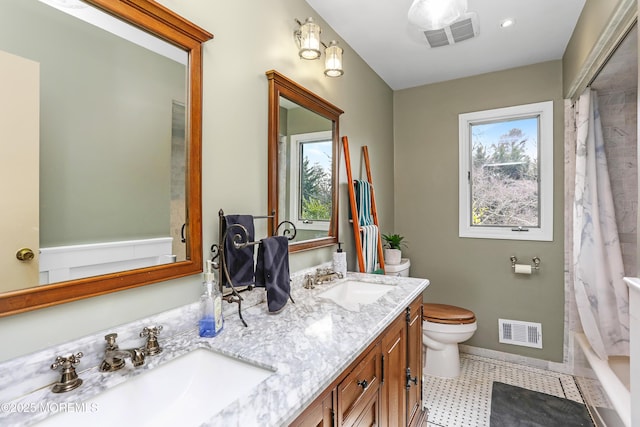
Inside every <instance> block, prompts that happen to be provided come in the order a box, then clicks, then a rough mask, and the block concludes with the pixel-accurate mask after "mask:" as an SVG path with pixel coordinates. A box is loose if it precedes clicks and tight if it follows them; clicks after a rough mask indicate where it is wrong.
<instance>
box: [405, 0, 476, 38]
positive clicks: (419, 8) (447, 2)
mask: <svg viewBox="0 0 640 427" xmlns="http://www.w3.org/2000/svg"><path fill="white" fill-rule="evenodd" d="M466 11H467V0H414V1H413V3H412V4H411V7H410V8H409V14H408V18H409V22H410V23H412V24H413V25H415V26H416V27H418V28H420V29H421V30H423V31H424V30H439V29H440V28H444V27H446V26H447V25H451V24H452V23H454V22H455V21H456V20H457V19H459V18H460V17H461V16H462V15H463V14H464V13H465V12H466Z"/></svg>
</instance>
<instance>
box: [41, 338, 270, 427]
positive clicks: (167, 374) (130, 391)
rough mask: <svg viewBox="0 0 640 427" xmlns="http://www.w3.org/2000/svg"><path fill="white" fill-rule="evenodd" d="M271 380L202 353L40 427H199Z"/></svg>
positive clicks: (117, 388)
mask: <svg viewBox="0 0 640 427" xmlns="http://www.w3.org/2000/svg"><path fill="white" fill-rule="evenodd" d="M127 363H129V362H128V361H127ZM271 374H273V371H271V370H269V369H265V368H261V367H258V366H255V365H252V364H249V363H245V362H243V361H240V360H238V359H234V358H231V357H228V356H224V355H222V354H219V353H215V352H213V351H210V350H207V349H204V348H200V349H196V350H193V351H191V352H189V353H187V354H185V355H183V356H179V357H177V358H175V359H173V360H171V361H169V362H167V363H165V364H163V365H160V366H158V367H156V368H153V369H150V370H149V371H148V372H145V373H143V374H140V375H138V376H136V377H133V378H131V379H129V380H127V381H125V382H123V383H122V384H119V385H117V386H115V387H113V388H110V389H108V390H106V391H104V392H103V393H100V394H98V395H97V396H95V397H93V398H90V399H88V400H85V401H83V402H82V403H85V405H82V411H80V412H65V413H60V414H58V415H54V416H52V417H50V418H47V419H45V420H44V422H43V423H42V424H38V425H42V426H65V427H70V426H82V427H86V426H92V427H93V426H110V427H114V426H136V427H141V426H154V427H157V426H181V427H185V426H191V425H196V426H197V425H200V424H202V423H203V422H204V421H206V420H208V419H210V418H211V417H212V416H213V415H214V414H215V413H217V412H219V411H220V410H222V409H223V408H224V407H226V406H227V405H229V404H230V403H231V402H233V401H234V400H236V399H238V398H241V397H243V396H246V395H248V394H249V392H250V390H251V389H252V388H254V387H255V386H257V385H258V384H259V383H260V382H262V381H263V380H265V379H266V378H267V377H269V376H270V375H271ZM100 375H120V373H119V372H110V373H103V374H100ZM83 386H84V385H83ZM83 386H80V387H81V388H82V387H83ZM81 388H80V389H78V391H80V390H81ZM71 393H73V392H71ZM73 403H74V404H80V403H81V402H73ZM247 404H251V402H247ZM76 411H78V410H77V409H76Z"/></svg>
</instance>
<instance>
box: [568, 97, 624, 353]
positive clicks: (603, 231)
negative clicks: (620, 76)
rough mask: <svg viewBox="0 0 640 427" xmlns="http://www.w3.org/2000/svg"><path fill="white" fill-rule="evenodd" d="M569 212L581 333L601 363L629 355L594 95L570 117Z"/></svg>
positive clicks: (582, 99) (618, 254)
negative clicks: (572, 132)
mask: <svg viewBox="0 0 640 427" xmlns="http://www.w3.org/2000/svg"><path fill="white" fill-rule="evenodd" d="M576 128H577V129H576V134H577V145H576V177H575V184H576V187H575V200H574V206H573V215H574V217H573V219H574V224H573V268H574V289H575V296H576V303H577V306H578V313H579V315H580V322H581V323H582V329H583V330H584V333H585V335H586V337H587V339H588V340H589V343H590V344H591V347H592V348H593V350H594V351H595V352H596V354H597V355H598V356H599V357H600V358H601V359H603V360H606V359H607V358H608V356H613V355H628V354H629V294H628V289H627V287H626V285H625V283H624V282H623V280H622V278H623V276H624V267H623V263H622V253H621V250H620V242H619V240H618V228H617V226H616V218H615V211H614V206H613V197H612V194H611V184H610V181H609V173H608V169H607V159H606V157H605V152H604V139H603V136H602V125H601V122H600V113H599V111H598V97H597V93H596V92H595V91H593V90H591V89H587V90H586V91H585V92H584V93H583V94H582V95H581V96H580V99H579V101H578V107H577V117H576Z"/></svg>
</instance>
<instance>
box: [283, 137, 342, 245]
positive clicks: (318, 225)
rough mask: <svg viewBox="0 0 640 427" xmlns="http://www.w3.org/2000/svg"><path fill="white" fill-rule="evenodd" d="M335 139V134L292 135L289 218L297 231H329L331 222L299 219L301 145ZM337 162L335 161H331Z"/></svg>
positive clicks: (290, 141)
mask: <svg viewBox="0 0 640 427" xmlns="http://www.w3.org/2000/svg"><path fill="white" fill-rule="evenodd" d="M332 139H333V132H332V131H330V130H328V131H322V132H309V133H301V134H297V135H291V136H290V139H289V143H290V144H291V145H290V148H291V150H290V153H291V155H290V157H289V166H290V171H291V175H290V178H289V195H290V198H289V218H291V222H293V223H294V224H295V226H296V228H297V229H300V230H321V231H327V232H328V231H329V225H330V223H331V220H328V221H308V222H304V221H300V219H299V218H298V201H299V200H298V199H299V196H300V160H301V159H300V145H301V144H303V143H305V142H319V141H327V140H329V141H331V140H332ZM331 161H332V162H333V161H335V159H331Z"/></svg>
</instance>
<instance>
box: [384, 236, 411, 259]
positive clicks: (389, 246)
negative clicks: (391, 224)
mask: <svg viewBox="0 0 640 427" xmlns="http://www.w3.org/2000/svg"><path fill="white" fill-rule="evenodd" d="M382 238H383V239H384V246H385V248H384V262H385V264H389V265H397V264H400V262H401V260H402V246H404V247H406V246H407V244H406V243H404V242H403V240H404V236H401V235H400V234H383V235H382Z"/></svg>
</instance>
